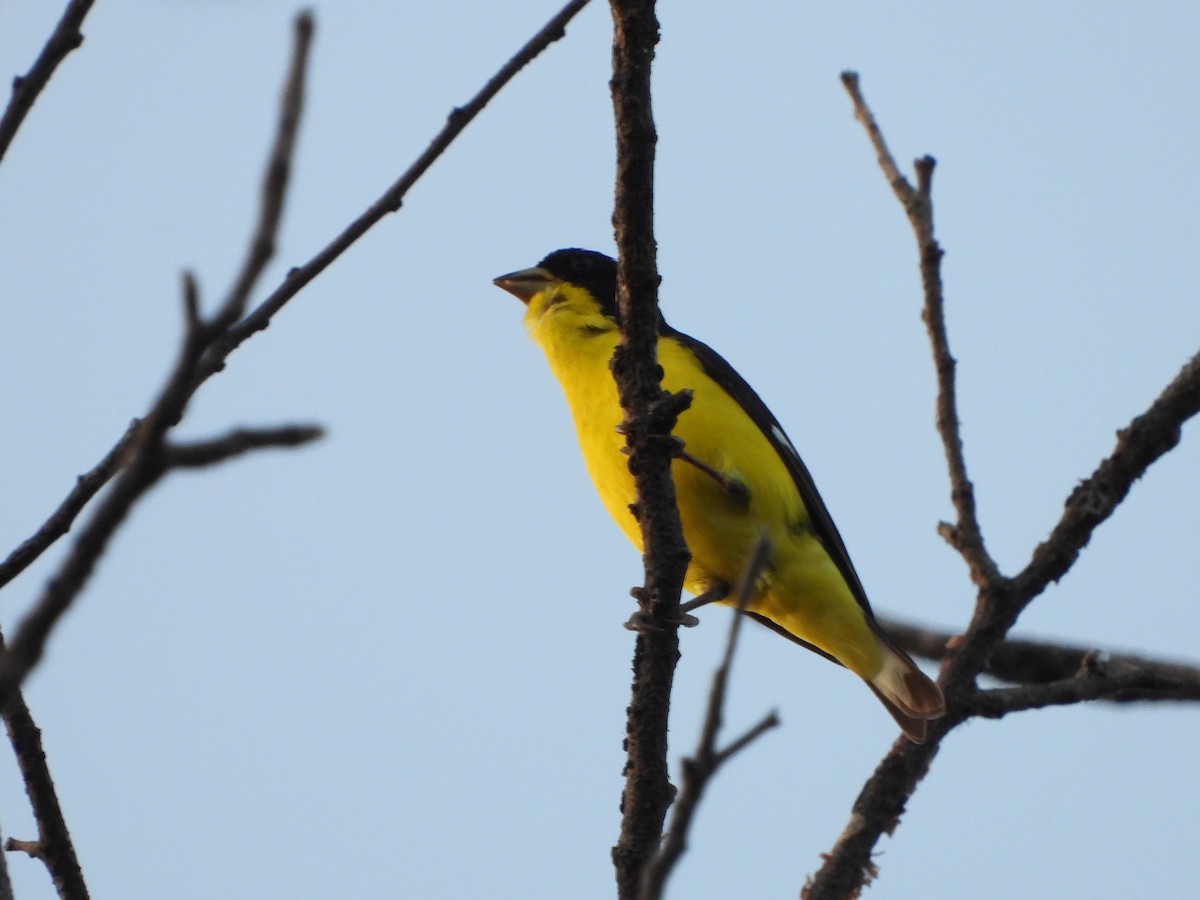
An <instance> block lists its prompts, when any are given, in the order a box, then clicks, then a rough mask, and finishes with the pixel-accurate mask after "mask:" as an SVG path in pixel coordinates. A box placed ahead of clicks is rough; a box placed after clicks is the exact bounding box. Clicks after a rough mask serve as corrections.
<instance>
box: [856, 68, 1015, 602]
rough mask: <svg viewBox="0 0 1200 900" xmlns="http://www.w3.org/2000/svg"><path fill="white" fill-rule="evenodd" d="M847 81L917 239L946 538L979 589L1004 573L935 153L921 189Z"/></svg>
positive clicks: (921, 165) (927, 161)
mask: <svg viewBox="0 0 1200 900" xmlns="http://www.w3.org/2000/svg"><path fill="white" fill-rule="evenodd" d="M842 84H843V85H844V86H845V88H846V91H847V92H848V93H849V94H850V99H851V102H852V103H853V104H854V115H855V118H857V119H858V120H859V121H860V122H861V123H862V124H863V127H864V128H865V129H866V131H867V137H868V138H869V139H870V141H871V145H872V146H873V147H874V148H875V153H876V156H877V157H878V159H879V167H880V168H881V169H882V170H883V174H884V177H886V178H887V180H888V184H890V185H891V186H892V190H893V191H894V192H895V194H896V198H897V199H898V200H899V201H900V204H901V205H902V206H903V207H904V212H905V214H906V215H907V216H908V220H909V222H910V223H911V225H912V228H913V233H914V234H915V235H916V238H917V253H918V256H919V257H920V261H921V281H922V284H923V285H924V289H925V305H924V307H923V309H922V312H921V318H922V319H923V320H924V322H925V327H926V328H927V329H928V331H929V341H930V344H931V346H932V348H933V362H934V368H935V369H936V371H937V383H938V394H937V428H938V434H940V435H941V438H942V445H943V447H944V449H945V453H946V461H947V463H948V466H949V470H950V498H951V500H952V501H953V503H954V509H955V511H956V512H957V513H958V522H957V523H955V524H954V525H953V526H948V527H947V528H944V529H942V531H943V536H945V537H946V539H947V540H948V541H949V542H950V543H951V545H952V546H954V547H955V549H957V550H958V551H959V552H960V553H961V554H962V555H963V558H964V559H965V560H966V561H967V565H968V566H969V568H970V571H971V580H972V581H974V582H975V584H976V585H977V586H979V587H983V585H985V584H988V583H990V582H991V581H994V580H995V579H996V578H997V577H998V576H999V572H998V570H997V568H996V563H995V561H994V560H993V559H992V558H991V556H989V555H988V552H987V550H986V549H985V548H984V545H983V535H982V534H981V533H980V530H979V521H978V519H977V517H976V511H975V488H974V486H973V485H972V484H971V481H970V479H969V478H968V477H967V464H966V460H965V458H964V456H963V445H962V434H961V432H960V429H959V422H958V400H957V391H956V388H955V383H954V374H955V361H954V357H953V356H952V355H951V353H950V342H949V338H948V337H947V335H946V317H945V312H944V306H945V304H944V302H943V299H942V276H941V260H942V248H941V247H940V246H939V245H938V242H937V240H936V239H935V238H934V234H933V196H932V193H931V191H932V188H933V169H934V166H935V164H936V163H935V161H934V159H933V157H931V156H925V157H923V158H921V159H918V160H917V161H916V163H915V168H916V173H917V185H918V186H917V187H916V188H914V187H913V186H912V185H911V184H910V183H909V182H908V179H906V178H905V177H904V176H903V175H902V174H901V173H900V170H899V169H898V168H897V167H896V161H895V160H894V159H893V158H892V154H891V152H890V151H889V150H888V148H887V143H886V142H885V141H884V139H883V133H882V132H881V131H880V129H879V125H878V124H877V123H876V121H875V116H874V114H872V112H871V110H870V108H869V107H868V106H867V102H866V100H864V99H863V95H862V91H861V90H860V89H859V84H858V73H856V72H843V73H842Z"/></svg>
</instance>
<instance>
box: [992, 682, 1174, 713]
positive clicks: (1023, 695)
mask: <svg viewBox="0 0 1200 900" xmlns="http://www.w3.org/2000/svg"><path fill="white" fill-rule="evenodd" d="M1182 690H1183V685H1182V684H1180V683H1179V682H1178V681H1174V680H1172V679H1170V678H1163V677H1162V676H1160V675H1158V674H1157V673H1155V672H1149V671H1128V672H1122V673H1120V674H1115V673H1114V674H1107V673H1100V672H1085V673H1083V674H1082V675H1078V676H1076V677H1075V678H1064V679H1062V680H1061V681H1050V682H1047V683H1045V684H1025V685H1021V686H1020V687H1010V688H995V689H993V690H990V691H980V692H979V693H978V694H976V695H975V699H974V702H973V703H972V704H971V714H972V715H976V716H983V717H984V718H987V719H999V718H1002V717H1004V716H1006V715H1008V714H1009V713H1014V712H1023V711H1025V710H1029V709H1043V708H1045V707H1047V706H1067V705H1070V704H1072V703H1083V702H1085V701H1088V700H1110V699H1117V698H1119V697H1120V696H1121V695H1122V694H1126V693H1136V694H1139V695H1141V696H1142V697H1143V698H1144V697H1147V696H1155V697H1157V698H1170V697H1174V696H1175V695H1178V694H1179V693H1181V691H1182Z"/></svg>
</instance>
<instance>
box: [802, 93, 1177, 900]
mask: <svg viewBox="0 0 1200 900" xmlns="http://www.w3.org/2000/svg"><path fill="white" fill-rule="evenodd" d="M842 80H843V82H844V83H845V84H846V87H847V89H848V90H849V91H850V94H851V97H852V99H853V102H854V105H855V110H856V114H857V115H858V117H859V118H860V120H862V121H863V122H864V123H867V130H868V134H869V135H870V137H871V140H872V143H873V145H874V146H875V147H876V152H877V154H878V155H879V156H880V159H881V166H882V167H883V169H884V174H885V176H887V178H888V181H889V183H890V184H892V187H893V190H895V192H896V194H897V197H899V198H900V200H901V202H902V203H903V204H904V206H905V211H906V212H907V213H908V215H909V220H910V222H911V224H912V226H913V229H914V232H915V233H916V235H917V243H918V248H919V252H920V262H921V274H922V281H923V283H924V289H925V307H924V312H923V317H924V318H925V322H926V324H927V326H928V328H929V333H930V340H931V343H932V344H933V353H934V358H935V361H936V363H937V371H938V429H939V432H940V433H941V434H942V439H943V443H944V445H945V448H946V456H947V460H948V463H949V468H950V476H951V485H952V493H951V496H952V498H953V500H954V504H955V508H956V510H957V512H958V521H957V522H956V523H955V524H954V525H953V526H943V528H942V532H943V534H945V535H946V536H947V537H948V538H949V539H950V541H951V543H952V544H953V545H954V546H955V548H956V549H958V550H959V552H960V553H961V554H962V556H963V558H964V559H965V560H966V561H967V564H968V568H969V569H970V572H971V578H972V580H973V581H974V583H975V584H976V585H977V586H978V588H979V594H978V598H977V601H976V607H975V614H974V616H973V617H972V620H971V623H970V625H969V626H968V628H967V630H966V632H965V633H964V634H963V635H962V636H961V637H959V638H955V639H954V640H953V642H951V643H950V644H949V645H948V651H949V652H946V655H945V661H944V665H943V667H942V675H941V678H940V683H941V685H942V689H943V692H944V693H945V695H946V701H947V714H946V716H945V717H944V718H943V719H941V720H939V721H938V722H936V723H933V727H932V728H931V733H930V736H929V737H930V739H929V740H927V742H926V743H925V744H923V745H919V746H918V745H912V744H908V745H904V746H900V745H897V746H895V747H893V749H892V752H891V753H890V754H888V756H887V757H885V758H884V760H883V761H882V762H881V763H880V765H879V767H878V768H877V769H876V771H875V774H874V775H873V776H872V777H871V778H870V780H868V782H867V783H866V785H865V786H864V787H863V790H862V792H861V793H860V794H859V797H858V800H857V801H856V802H855V804H854V812H853V814H852V816H851V819H850V822H849V824H848V825H847V826H846V829H845V830H844V831H843V833H842V835H841V837H840V838H839V839H838V841H837V844H836V845H835V847H834V849H833V851H832V852H831V853H829V854H827V855H826V856H825V860H824V864H823V865H822V866H821V868H820V870H819V871H818V872H817V873H816V874H815V875H814V876H813V878H812V879H811V880H810V882H809V884H808V885H806V886H805V890H804V893H803V896H804V897H806V898H810V900H815V898H843V897H849V896H856V895H857V894H858V892H859V891H860V890H861V889H862V887H863V886H864V885H865V884H866V883H867V882H868V881H869V880H870V879H871V878H872V877H873V876H874V873H875V866H874V864H873V863H872V861H871V852H872V849H873V848H874V846H875V844H876V842H877V841H878V839H879V837H880V836H881V835H882V834H883V833H885V832H888V831H890V830H891V829H892V828H894V827H895V825H896V823H897V822H898V820H899V817H900V815H901V813H902V812H903V810H904V805H905V803H906V802H907V800H908V797H909V796H911V794H912V792H913V790H915V789H916V785H917V783H918V782H919V781H920V780H921V778H923V777H924V775H925V772H926V771H927V770H928V767H929V764H930V762H931V761H932V759H933V757H934V756H935V755H936V753H937V750H938V747H939V745H940V742H941V738H942V737H943V736H944V735H945V734H946V733H947V732H948V731H950V730H951V729H952V728H954V727H955V726H957V725H958V724H959V723H960V722H962V721H964V720H965V719H966V718H968V717H970V716H972V715H975V714H982V713H983V712H984V711H985V710H993V711H997V712H998V714H1003V712H1005V711H1009V709H1016V708H1033V707H1034V706H1036V705H1039V704H1040V705H1047V704H1050V703H1063V702H1078V701H1080V700H1084V699H1089V698H1095V697H1099V696H1112V697H1118V696H1120V695H1121V691H1122V690H1127V691H1129V692H1130V693H1131V694H1132V693H1133V692H1145V691H1148V690H1150V691H1156V692H1159V693H1161V692H1162V691H1163V690H1164V686H1165V685H1167V684H1172V685H1173V684H1174V682H1173V680H1172V679H1163V678H1162V676H1160V675H1159V674H1158V673H1155V672H1149V673H1141V674H1129V675H1128V676H1126V675H1124V674H1122V675H1120V676H1119V677H1117V678H1115V679H1114V680H1116V681H1117V682H1118V683H1119V686H1118V687H1117V689H1116V690H1112V689H1111V688H1112V684H1111V683H1110V682H1105V683H1100V682H1096V681H1094V678H1095V675H1094V673H1093V674H1091V675H1083V676H1079V677H1077V678H1068V679H1065V680H1063V681H1061V682H1056V683H1054V686H1053V687H1046V686H1044V685H1043V686H1041V687H1040V688H1038V689H1031V690H1029V691H1028V692H1026V693H1020V691H1021V689H1013V690H1012V691H1009V692H1005V691H1004V690H1002V691H1001V692H1000V693H994V692H988V694H989V695H990V699H987V700H979V696H980V695H979V692H978V690H977V688H976V686H975V680H976V677H977V676H978V675H979V674H980V672H982V671H983V670H984V669H985V667H986V666H987V664H988V661H989V659H990V658H992V657H993V654H994V652H995V650H996V648H997V646H998V645H999V644H1000V642H1001V641H1002V640H1003V639H1004V637H1005V635H1006V634H1007V633H1008V630H1009V629H1010V628H1011V627H1012V626H1013V624H1014V623H1015V622H1016V620H1017V617H1018V616H1019V615H1020V613H1021V611H1022V610H1024V608H1025V607H1026V606H1027V605H1028V604H1029V602H1030V601H1031V600H1032V599H1033V598H1034V597H1035V596H1037V595H1038V594H1039V593H1040V592H1041V591H1042V590H1043V589H1044V588H1045V586H1046V585H1047V584H1048V583H1049V582H1050V581H1051V580H1056V579H1058V578H1061V577H1062V575H1064V574H1065V573H1066V571H1067V570H1068V569H1069V568H1070V566H1071V564H1072V563H1073V562H1074V560H1075V558H1076V557H1077V556H1078V552H1079V550H1080V549H1081V548H1082V547H1083V546H1084V545H1086V544H1087V542H1088V540H1089V539H1090V537H1091V533H1092V531H1093V530H1094V529H1095V527H1096V526H1097V525H1098V524H1099V523H1100V522H1102V521H1103V520H1104V519H1105V518H1107V517H1108V516H1109V515H1110V514H1111V513H1112V511H1113V510H1114V509H1115V508H1116V506H1117V504H1118V503H1120V501H1121V500H1122V499H1123V498H1124V497H1125V495H1126V494H1127V493H1128V491H1129V488H1130V486H1131V485H1132V483H1133V481H1134V480H1136V479H1137V478H1138V477H1140V476H1141V475H1142V474H1143V473H1144V472H1145V471H1146V469H1147V467H1149V465H1150V464H1151V463H1153V462H1154V461H1155V460H1156V459H1158V458H1159V457H1160V456H1162V455H1163V454H1164V453H1166V452H1167V451H1168V450H1170V449H1171V448H1172V447H1174V446H1175V444H1176V443H1178V441H1179V437H1180V428H1181V425H1182V423H1183V422H1184V421H1186V420H1187V419H1188V418H1190V417H1192V416H1194V415H1195V414H1196V412H1197V411H1198V410H1200V355H1198V356H1197V357H1195V358H1193V359H1192V360H1191V361H1190V362H1189V363H1188V364H1187V365H1186V366H1185V367H1184V368H1183V371H1181V372H1180V374H1179V376H1178V377H1177V378H1176V379H1175V381H1173V382H1172V383H1171V384H1170V385H1169V386H1168V387H1167V389H1166V390H1165V391H1164V392H1163V393H1162V395H1161V396H1160V397H1159V398H1158V399H1157V400H1156V401H1155V402H1154V404H1153V405H1152V406H1151V407H1150V409H1149V410H1147V412H1146V413H1145V414H1144V415H1142V416H1139V417H1138V418H1137V419H1135V420H1134V421H1133V422H1132V423H1131V424H1130V426H1129V427H1128V428H1127V429H1125V430H1124V431H1122V432H1121V433H1120V435H1119V437H1118V442H1117V447H1116V449H1115V451H1114V452H1113V454H1112V455H1111V456H1110V457H1109V458H1108V459H1106V460H1104V461H1103V462H1102V463H1101V464H1100V466H1099V468H1098V469H1097V470H1096V472H1095V473H1094V474H1093V475H1092V476H1091V477H1090V478H1089V479H1088V480H1086V481H1085V482H1083V484H1081V485H1080V486H1079V487H1078V488H1076V490H1075V491H1074V492H1072V494H1071V496H1070V497H1069V498H1068V500H1067V509H1066V511H1065V512H1064V515H1063V517H1062V519H1061V520H1060V522H1059V524H1058V526H1056V527H1055V529H1054V532H1053V533H1052V534H1051V536H1050V538H1049V539H1048V540H1047V541H1046V542H1045V543H1043V544H1042V545H1041V546H1039V547H1038V548H1037V549H1036V550H1035V551H1034V553H1033V556H1032V559H1031V560H1030V562H1029V564H1028V565H1027V566H1026V568H1025V569H1024V570H1023V571H1022V572H1021V573H1020V574H1019V575H1018V576H1016V577H1015V578H1011V579H1010V578H1005V577H1004V576H1002V575H1001V574H1000V573H999V571H998V569H997V567H996V566H995V563H994V562H993V561H992V559H991V557H990V556H989V555H988V554H987V551H986V550H985V549H984V545H983V539H982V537H981V535H980V532H979V526H978V522H977V520H976V518H975V502H974V492H973V489H972V488H971V485H970V482H969V481H968V480H967V477H966V466H965V463H964V462H963V458H962V443H961V440H960V439H959V435H958V424H957V413H956V406H955V400H954V393H953V389H954V361H953V358H952V357H951V356H950V355H949V348H948V345H947V343H946V340H945V325H944V321H943V319H942V296H941V282H940V275H939V272H938V269H939V261H940V258H941V249H940V247H938V246H937V243H936V241H935V240H934V239H933V216H932V202H931V198H930V196H929V189H930V185H931V183H932V175H933V160H932V158H930V157H925V158H923V159H920V160H918V161H917V163H916V168H917V179H918V187H917V189H915V190H914V189H913V188H912V187H911V185H909V184H908V183H907V181H903V179H901V181H903V184H898V182H897V180H896V176H897V174H898V173H896V172H895V166H894V163H892V164H890V166H889V165H888V164H887V162H886V160H887V159H890V156H888V155H887V154H886V147H884V146H883V144H882V137H881V136H880V135H879V132H878V127H877V126H875V124H874V119H873V117H871V115H870V111H869V110H868V109H867V107H866V104H865V102H864V101H863V100H862V96H861V94H860V92H859V90H858V80H857V76H855V75H854V74H853V73H846V74H845V75H843V79H842ZM881 148H883V149H882V150H881ZM1071 697H1074V699H1070V698H1071ZM1005 704H1007V706H1005ZM1021 704H1026V705H1025V706H1021ZM900 743H901V744H903V743H904V742H900Z"/></svg>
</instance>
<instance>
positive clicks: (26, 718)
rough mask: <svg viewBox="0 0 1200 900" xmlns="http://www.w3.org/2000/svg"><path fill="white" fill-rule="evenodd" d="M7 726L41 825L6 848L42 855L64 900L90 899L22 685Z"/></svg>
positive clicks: (6, 714) (7, 711)
mask: <svg viewBox="0 0 1200 900" xmlns="http://www.w3.org/2000/svg"><path fill="white" fill-rule="evenodd" d="M3 646H4V642H3V640H0V648H3ZM4 726H5V729H6V730H7V731H8V739H9V742H10V743H11V744H12V748H13V753H14V754H15V756H16V759H17V766H18V767H19V768H20V770H21V779H22V780H23V781H24V782H25V793H26V794H27V795H28V796H29V805H30V807H31V809H32V810H33V817H34V820H35V821H36V822H37V826H38V837H37V840H36V841H18V840H15V839H13V838H9V839H8V840H7V841H6V842H5V844H4V849H5V850H23V851H25V852H26V853H28V854H29V855H30V856H33V857H36V858H37V859H40V860H41V861H42V863H43V864H44V865H45V866H46V869H47V871H49V873H50V878H51V879H52V880H53V881H54V887H55V888H56V890H57V891H58V896H59V897H60V898H63V900H87V897H88V889H87V885H86V884H85V882H84V880H83V871H82V869H80V867H79V859H78V857H77V856H76V855H75V847H74V845H73V844H72V842H71V834H70V832H69V831H68V830H67V822H66V819H65V818H64V816H63V811H62V807H61V806H60V804H59V802H58V793H57V791H56V790H55V788H54V780H53V779H52V778H51V777H50V767H49V765H48V764H47V762H46V753H45V751H44V750H43V749H42V732H41V730H40V729H39V728H38V727H37V724H36V723H35V722H34V721H33V716H32V715H31V714H30V712H29V707H28V706H26V705H25V698H24V697H23V696H22V695H21V691H20V690H19V689H17V690H14V691H13V693H12V696H10V697H9V699H8V703H7V704H5V706H4Z"/></svg>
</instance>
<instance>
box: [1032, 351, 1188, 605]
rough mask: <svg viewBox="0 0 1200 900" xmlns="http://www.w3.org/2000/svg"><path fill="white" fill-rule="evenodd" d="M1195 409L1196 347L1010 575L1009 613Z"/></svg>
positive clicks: (1075, 549)
mask: <svg viewBox="0 0 1200 900" xmlns="http://www.w3.org/2000/svg"><path fill="white" fill-rule="evenodd" d="M1198 412H1200V353H1197V354H1196V355H1195V356H1193V357H1192V358H1191V359H1190V360H1188V362H1187V363H1186V364H1185V365H1184V366H1183V368H1182V369H1181V370H1180V371H1179V374H1178V375H1176V376H1175V378H1174V380H1172V382H1171V383H1170V384H1169V385H1167V387H1166V388H1165V389H1164V390H1163V392H1162V393H1161V394H1159V395H1158V397H1157V398H1156V399H1155V401H1154V402H1153V403H1152V404H1151V405H1150V408H1149V409H1147V410H1146V411H1145V412H1144V413H1142V415H1140V416H1137V417H1136V418H1134V419H1133V421H1131V422H1130V423H1129V425H1128V426H1126V427H1125V428H1123V429H1121V430H1120V431H1119V432H1117V444H1116V447H1114V448H1113V452H1112V454H1111V455H1110V456H1109V457H1108V458H1107V459H1105V460H1104V461H1103V462H1101V463H1100V465H1099V466H1098V467H1097V468H1096V471H1095V472H1093V473H1092V474H1091V475H1090V476H1088V478H1087V479H1085V480H1084V481H1083V482H1081V483H1080V484H1079V485H1078V486H1077V487H1076V488H1075V489H1074V490H1073V491H1072V492H1071V494H1070V496H1068V497H1067V500H1066V504H1065V508H1064V510H1063V515H1062V518H1061V519H1059V521H1058V524H1056V525H1055V526H1054V530H1053V531H1052V532H1051V533H1050V536H1049V537H1048V538H1047V539H1046V540H1045V542H1044V543H1042V544H1040V545H1038V548H1037V549H1036V550H1035V551H1034V553H1033V558H1032V559H1031V560H1030V561H1029V565H1027V566H1026V567H1025V569H1024V570H1023V571H1021V572H1020V573H1019V574H1018V575H1017V576H1016V577H1015V578H1014V579H1013V582H1014V590H1015V593H1016V595H1017V596H1018V597H1021V598H1024V602H1023V603H1021V604H1020V605H1019V606H1018V608H1016V609H1015V610H1014V611H1013V618H1014V619H1015V617H1016V615H1018V614H1019V613H1020V612H1021V610H1022V609H1024V607H1025V605H1026V604H1028V602H1029V600H1031V599H1032V598H1033V597H1035V596H1037V595H1038V594H1040V593H1041V592H1042V591H1043V590H1044V589H1045V588H1046V586H1047V585H1048V584H1050V582H1052V581H1058V580H1059V579H1060V578H1062V577H1063V575H1065V574H1066V572H1067V570H1068V569H1069V568H1070V567H1071V566H1072V565H1074V563H1075V560H1076V559H1077V558H1078V556H1079V551H1080V550H1082V549H1083V548H1084V547H1086V546H1087V544H1088V542H1089V541H1090V540H1091V539H1092V532H1094V531H1095V530H1096V527H1097V526H1098V525H1099V524H1100V523H1101V522H1103V521H1104V520H1105V519H1107V518H1108V517H1109V516H1110V515H1112V513H1113V510H1115V509H1116V508H1117V506H1118V505H1119V504H1120V503H1121V501H1122V500H1124V499H1125V496H1126V495H1127V494H1128V493H1129V489H1130V488H1131V487H1133V483H1134V482H1135V481H1137V480H1138V479H1139V478H1141V477H1142V475H1144V474H1145V472H1146V470H1147V469H1148V468H1150V466H1151V465H1152V464H1153V463H1154V462H1155V461H1156V460H1158V459H1159V458H1160V457H1161V456H1163V454H1165V453H1167V452H1168V451H1169V450H1171V449H1172V448H1174V447H1175V445H1176V444H1178V443H1179V440H1180V437H1181V436H1182V432H1183V423H1184V422H1186V421H1187V420H1188V419H1190V418H1192V417H1193V416H1195V415H1196V414H1197V413H1198Z"/></svg>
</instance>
